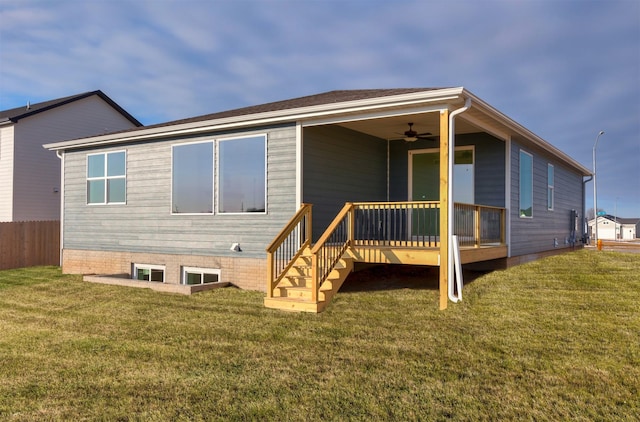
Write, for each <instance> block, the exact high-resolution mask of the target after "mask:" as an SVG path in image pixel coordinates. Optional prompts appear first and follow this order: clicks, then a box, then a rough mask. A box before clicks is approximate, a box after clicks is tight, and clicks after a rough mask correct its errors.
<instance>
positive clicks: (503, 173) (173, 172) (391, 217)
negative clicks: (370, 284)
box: [47, 88, 589, 311]
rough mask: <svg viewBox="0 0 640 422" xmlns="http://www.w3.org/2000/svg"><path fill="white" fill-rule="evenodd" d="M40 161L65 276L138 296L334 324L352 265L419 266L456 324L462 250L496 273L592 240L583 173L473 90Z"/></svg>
mask: <svg viewBox="0 0 640 422" xmlns="http://www.w3.org/2000/svg"><path fill="white" fill-rule="evenodd" d="M414 128H415V129H416V130H415V131H414V130H413V129H414ZM47 147H48V148H50V149H52V150H56V151H58V153H59V155H61V157H62V163H63V177H64V198H63V214H64V215H63V229H62V248H63V254H62V256H63V259H62V266H63V270H64V271H65V272H68V273H82V274H121V275H122V277H126V278H128V279H131V280H134V281H132V282H131V283H133V284H136V283H144V284H147V285H148V284H155V285H171V286H182V287H189V289H187V290H188V291H193V286H205V285H210V286H214V285H220V284H221V283H232V284H234V285H236V286H238V287H241V288H244V289H252V290H261V291H266V292H267V296H268V299H272V302H270V303H272V304H273V303H275V301H277V300H280V302H282V303H285V302H287V301H288V302H287V303H294V302H295V300H296V299H295V298H291V297H288V295H289V294H291V292H293V291H294V290H295V289H298V290H295V292H296V293H295V294H296V295H300V296H301V297H302V298H301V299H300V300H302V301H307V302H309V301H315V302H316V304H317V303H318V302H324V305H323V306H326V303H328V301H329V300H330V296H331V295H332V294H335V291H337V289H339V286H340V284H341V283H342V281H343V280H344V277H346V275H345V274H347V273H348V272H349V271H351V269H352V268H353V265H352V264H353V262H373V263H398V264H407V263H412V264H422V265H435V266H440V267H441V270H440V278H441V302H440V306H441V307H446V299H447V291H446V290H447V284H448V283H450V281H451V279H452V278H453V273H452V271H451V269H450V263H451V255H450V253H451V252H450V251H451V250H452V248H453V245H452V239H454V238H451V235H454V234H456V235H457V238H458V242H459V243H460V246H461V248H462V251H461V256H462V263H465V264H471V263H480V262H481V263H485V264H486V263H489V264H491V265H496V264H497V263H501V264H504V263H505V262H507V261H511V262H522V261H524V260H527V259H533V258H535V257H537V256H540V255H543V254H547V253H556V252H557V251H561V250H566V249H568V248H571V247H575V246H576V245H577V241H578V240H579V239H581V238H582V235H583V233H582V231H581V230H582V224H579V220H580V219H581V218H582V215H583V211H582V209H583V203H584V192H583V182H582V181H583V177H584V176H587V175H589V171H588V170H587V169H586V168H584V167H583V166H581V165H580V164H578V163H577V162H575V161H574V160H572V159H571V158H570V157H568V156H566V155H565V154H563V153H562V152H560V151H558V150H557V149H556V148H554V147H553V146H551V145H550V144H549V143H547V142H546V141H544V140H542V139H540V138H539V137H537V136H536V135H534V134H533V133H531V132H530V131H528V130H527V129H525V128H524V127H522V126H520V125H519V124H517V123H516V122H514V121H512V120H511V119H509V118H508V117H506V116H505V115H503V114H502V113H500V112H498V111H497V110H495V109H494V108H492V107H491V106H489V105H488V104H487V103H485V102H483V101H482V100H480V99H479V98H477V97H475V96H474V95H473V94H471V93H470V92H469V91H467V90H465V89H464V88H443V89H398V90H356V91H332V92H329V93H324V94H319V95H315V96H309V97H302V98H297V99H292V100H286V101H281V102H277V103H270V104H265V105H260V106H254V107H247V108H244V109H239V110H231V111H228V112H222V113H216V114H212V115H207V116H201V117H196V118H192V119H186V120H181V121H176V122H170V123H166V124H162V125H156V126H150V127H147V128H141V129H137V130H131V131H126V132H122V133H117V134H107V135H102V136H95V137H91V138H84V139H77V140H72V141H65V142H60V143H53V144H49V145H47ZM450 181H451V182H450ZM345 204H346V205H345ZM297 212H298V214H296V213H297ZM294 215H296V216H298V217H295V218H294V220H295V221H293V220H292V217H293V216H294ZM311 216H312V217H311ZM285 226H287V227H288V228H286V229H283V228H285ZM341 227H343V228H344V229H342V228H341ZM327 229H328V231H327ZM341 230H342V231H343V232H344V233H343V234H336V233H339V232H340V231H341ZM285 232H286V233H285ZM340 236H342V237H340ZM339 238H340V240H339ZM274 239H279V240H278V242H280V243H281V244H279V245H277V246H274V242H272V241H274ZM278 242H276V243H278ZM339 243H341V244H344V247H343V248H341V249H340V252H339V253H338V255H339V256H338V255H336V256H333V257H331V258H326V260H327V262H328V261H331V262H330V263H325V264H320V263H315V264H314V262H316V261H318V262H320V261H321V260H319V259H318V258H317V256H316V255H314V254H318V253H319V254H322V253H325V252H322V251H321V249H322V248H325V247H326V246H327V245H330V246H331V245H334V246H335V245H337V244H339ZM314 245H315V246H314ZM320 245H323V246H320ZM272 247H273V250H271V249H270V252H269V253H268V254H265V249H267V248H272ZM331 247H333V246H331ZM314 248H316V249H317V250H314ZM323 250H324V249H323ZM327 253H328V252H327ZM334 255H335V253H334ZM328 256H329V255H327V257H328ZM298 261H300V262H298ZM317 265H319V266H322V265H325V266H326V268H324V270H322V271H324V272H325V273H326V274H325V275H324V276H326V277H332V274H334V273H335V274H337V275H335V277H338V278H340V279H341V280H338V279H337V278H335V279H333V280H332V281H328V280H320V278H322V277H323V276H322V275H320V273H321V272H322V271H320V270H318V269H317V268H316V267H315V266H317ZM294 270H295V271H299V274H293V275H292V274H291V271H294ZM310 278H313V279H314V281H313V282H311V281H309V279H310ZM316 278H317V279H316ZM296 280H297V281H296ZM305 280H306V281H305ZM322 286H324V287H322ZM327 286H329V287H327ZM304 289H311V293H309V295H310V296H309V297H306V294H307V293H306V291H304ZM443 289H444V291H443ZM285 296H287V297H285ZM290 299H291V300H290ZM286 306H289V305H286ZM286 306H284V307H286ZM296 306H297V305H295V303H294V305H291V309H296ZM305 306H306V305H305ZM323 306H315V307H312V308H308V309H313V310H314V311H319V310H322V309H323ZM274 307H279V306H274ZM308 309H302V310H308Z"/></svg>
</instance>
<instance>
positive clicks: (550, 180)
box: [547, 164, 554, 210]
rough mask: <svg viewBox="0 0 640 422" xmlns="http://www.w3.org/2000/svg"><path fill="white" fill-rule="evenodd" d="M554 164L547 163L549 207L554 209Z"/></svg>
mask: <svg viewBox="0 0 640 422" xmlns="http://www.w3.org/2000/svg"><path fill="white" fill-rule="evenodd" d="M553 179H554V176H553V164H548V165H547V209H548V210H553V190H554V181H553Z"/></svg>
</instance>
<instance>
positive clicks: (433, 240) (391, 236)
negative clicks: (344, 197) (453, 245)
mask: <svg viewBox="0 0 640 422" xmlns="http://www.w3.org/2000/svg"><path fill="white" fill-rule="evenodd" d="M353 208H354V211H353V212H354V214H355V217H354V220H355V221H354V223H355V228H354V238H353V243H354V245H356V246H392V247H418V248H432V247H436V246H437V245H438V242H439V234H438V233H439V231H440V203H439V202H438V201H414V202H360V203H354V204H353Z"/></svg>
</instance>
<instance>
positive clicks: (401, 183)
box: [390, 133, 506, 207]
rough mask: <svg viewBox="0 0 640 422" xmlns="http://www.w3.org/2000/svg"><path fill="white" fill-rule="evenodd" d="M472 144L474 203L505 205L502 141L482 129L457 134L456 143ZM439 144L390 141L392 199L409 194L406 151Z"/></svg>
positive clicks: (401, 197)
mask: <svg viewBox="0 0 640 422" xmlns="http://www.w3.org/2000/svg"><path fill="white" fill-rule="evenodd" d="M468 145H473V146H475V166H474V170H475V175H474V193H475V203H476V204H481V205H490V206H494V207H504V206H505V161H506V160H505V144H504V142H502V141H500V140H499V139H497V138H494V137H493V136H491V135H488V134H485V133H474V134H468V135H459V136H456V146H468ZM430 148H438V143H437V141H424V140H422V141H416V142H411V143H409V142H403V141H392V142H391V144H390V150H391V158H390V162H391V172H390V173H391V181H392V182H391V192H390V199H391V200H392V201H406V200H407V198H408V196H407V194H408V189H407V187H408V183H409V181H408V178H409V169H408V165H409V162H408V153H409V150H414V149H430Z"/></svg>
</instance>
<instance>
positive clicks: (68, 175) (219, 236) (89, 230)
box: [64, 126, 296, 258]
mask: <svg viewBox="0 0 640 422" xmlns="http://www.w3.org/2000/svg"><path fill="white" fill-rule="evenodd" d="M262 133H266V134H267V213H266V214H257V213H256V214H253V213H249V214H243V215H224V214H214V215H172V214H171V146H172V145H176V144H180V143H186V142H197V141H205V140H213V139H219V138H224V137H227V136H229V135H228V134H225V135H220V134H209V135H202V136H198V137H191V138H188V139H186V138H176V139H168V140H162V141H156V142H152V143H140V144H128V145H124V146H119V147H113V148H105V149H92V150H91V151H75V152H68V153H67V154H66V156H65V179H66V185H65V215H64V247H65V248H70V249H85V250H107V251H130V252H150V253H171V254H193V255H204V256H229V255H233V256H236V257H251V258H263V257H264V256H265V247H266V246H267V245H268V244H269V243H270V242H271V240H272V239H273V237H274V236H275V235H277V234H278V232H279V231H280V230H281V229H282V227H283V226H284V224H286V222H287V221H288V220H289V219H290V218H291V216H292V215H293V214H294V213H295V211H296V202H295V200H296V195H295V193H296V187H295V180H296V178H295V168H296V153H295V145H296V142H295V127H294V126H288V127H276V128H265V129H263V130H253V131H251V132H250V133H249V132H247V134H248V135H250V134H262ZM241 135H242V134H240V133H234V134H233V136H234V137H236V136H241ZM123 149H124V150H126V151H127V204H126V205H86V162H87V158H86V156H87V154H88V153H96V152H106V151H118V150H123ZM216 182H217V180H216ZM214 200H215V198H214ZM232 243H240V245H241V248H242V252H239V253H237V252H232V251H230V250H229V248H230V246H231V244H232Z"/></svg>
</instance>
